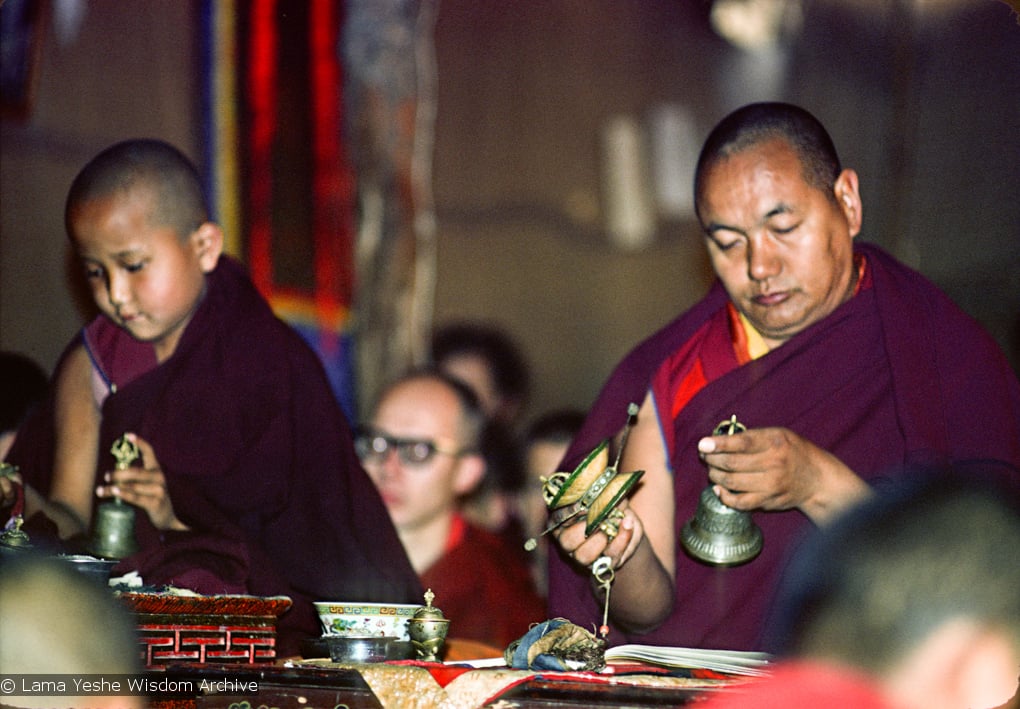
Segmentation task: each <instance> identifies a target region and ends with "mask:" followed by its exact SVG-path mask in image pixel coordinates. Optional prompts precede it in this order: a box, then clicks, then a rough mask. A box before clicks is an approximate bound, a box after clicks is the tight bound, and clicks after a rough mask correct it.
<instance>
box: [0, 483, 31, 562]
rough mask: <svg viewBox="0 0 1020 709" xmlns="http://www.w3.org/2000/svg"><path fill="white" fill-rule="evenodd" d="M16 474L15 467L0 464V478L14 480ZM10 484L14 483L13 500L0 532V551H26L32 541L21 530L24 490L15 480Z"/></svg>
mask: <svg viewBox="0 0 1020 709" xmlns="http://www.w3.org/2000/svg"><path fill="white" fill-rule="evenodd" d="M17 474H18V468H17V466H14V465H11V464H10V463H0V477H4V478H14V476H15V475H17ZM11 482H12V483H14V491H15V500H14V506H13V507H12V508H11V518H10V519H9V520H7V523H6V524H5V525H4V528H3V531H2V532H0V549H4V550H14V551H26V550H29V549H31V548H32V541H31V540H30V539H29V538H28V533H27V532H26V531H25V530H23V529H22V528H21V525H23V524H24V523H25V518H24V511H25V488H24V486H23V485H22V484H21V483H20V482H18V481H17V480H12V481H11Z"/></svg>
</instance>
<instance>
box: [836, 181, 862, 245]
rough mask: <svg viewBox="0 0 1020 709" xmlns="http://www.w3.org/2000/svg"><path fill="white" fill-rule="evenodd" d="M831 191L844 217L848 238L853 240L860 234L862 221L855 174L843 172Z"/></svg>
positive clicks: (859, 195) (859, 196)
mask: <svg viewBox="0 0 1020 709" xmlns="http://www.w3.org/2000/svg"><path fill="white" fill-rule="evenodd" d="M832 191H833V193H834V194H835V195H836V202H837V203H839V208H840V209H841V210H842V212H843V216H844V217H846V223H847V226H848V227H849V229H850V238H853V237H855V236H857V235H858V234H859V233H860V231H861V223H862V220H863V214H862V205H861V193H860V189H859V185H858V181H857V173H856V172H854V171H853V170H851V169H849V168H847V169H846V170H843V172H841V173H839V177H837V178H836V184H835V185H833V188H832Z"/></svg>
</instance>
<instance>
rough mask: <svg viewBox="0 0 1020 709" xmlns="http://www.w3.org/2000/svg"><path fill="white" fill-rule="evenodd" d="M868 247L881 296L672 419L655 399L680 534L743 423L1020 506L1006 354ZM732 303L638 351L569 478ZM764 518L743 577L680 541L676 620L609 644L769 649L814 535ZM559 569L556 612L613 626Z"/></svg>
mask: <svg viewBox="0 0 1020 709" xmlns="http://www.w3.org/2000/svg"><path fill="white" fill-rule="evenodd" d="M857 251H859V252H860V253H862V254H864V255H865V258H866V259H867V263H868V269H869V272H870V274H871V278H872V287H871V288H868V289H864V290H862V291H861V292H860V293H859V294H858V295H856V296H855V297H854V298H852V299H851V300H849V301H848V302H847V303H844V304H843V305H842V306H840V307H839V308H838V309H837V310H836V311H835V312H833V313H832V314H831V315H830V316H829V317H828V318H826V319H825V320H823V321H822V322H819V323H816V324H814V325H813V326H811V327H810V328H808V329H806V330H805V331H803V332H801V333H799V334H798V335H797V336H795V337H794V338H792V339H790V340H789V341H788V342H786V343H785V344H784V345H783V346H782V347H779V348H777V349H775V350H773V351H771V352H769V353H768V354H766V355H765V356H763V357H760V358H759V359H756V360H753V361H751V362H748V363H747V364H744V365H741V366H737V367H735V368H733V369H732V370H731V371H728V373H725V374H722V375H721V376H719V377H718V378H716V379H715V380H714V381H709V383H707V384H706V385H705V386H704V387H703V388H702V389H700V391H698V392H697V393H696V394H694V396H693V397H692V398H690V401H689V402H688V403H687V404H686V405H685V406H684V407H683V408H682V409H681V410H680V411H678V412H676V413H675V414H674V413H673V412H672V411H669V410H668V408H667V410H666V411H667V413H662V404H661V402H658V398H657V403H659V404H660V426H662V428H663V435H664V437H665V438H666V439H667V440H668V445H667V448H668V449H669V451H670V463H671V468H672V470H673V475H674V495H675V506H676V518H675V529H676V533H677V535H678V536H679V532H680V529H681V528H682V526H683V524H684V522H686V521H687V519H689V518H690V517H691V516H692V515H693V514H694V511H695V509H696V506H697V497H698V495H699V494H700V492H701V490H702V489H704V487H705V486H706V485H707V484H708V475H707V470H706V469H705V466H704V464H703V463H701V461H700V459H699V458H698V454H697V450H696V444H697V441H698V439H699V438H701V437H703V436H705V435H708V434H709V433H711V431H712V429H713V428H714V427H715V426H716V424H717V423H719V422H720V421H722V420H724V419H728V418H729V417H730V416H731V415H733V414H736V415H737V418H738V419H739V420H740V421H741V422H743V423H744V424H746V425H747V426H749V427H765V426H784V427H787V428H790V429H791V430H793V431H795V432H797V433H799V434H800V435H802V436H804V437H805V438H807V439H809V440H811V441H813V442H814V443H815V444H817V445H819V446H821V447H822V448H824V449H826V450H828V451H830V452H832V453H833V454H834V455H836V456H837V457H838V458H839V459H840V460H842V461H843V462H844V463H846V464H847V465H848V466H849V467H850V468H851V469H853V470H854V471H855V472H856V473H857V474H858V475H860V476H861V477H863V478H864V479H865V480H868V481H869V482H871V483H872V484H876V485H878V484H881V483H882V482H883V481H884V480H887V479H895V478H898V477H900V476H903V475H905V474H906V472H905V471H907V470H908V469H910V470H913V469H917V468H919V467H921V466H946V465H953V466H954V467H955V469H956V470H957V471H958V472H959V473H960V474H961V475H967V476H972V477H975V478H977V477H981V478H988V479H990V480H992V481H994V482H995V483H996V484H998V485H1000V486H1001V487H1002V488H1003V489H1004V490H1005V491H1006V494H1011V495H1014V496H1017V495H1018V489H1020V385H1018V383H1017V379H1016V376H1015V374H1013V372H1012V370H1011V369H1010V367H1009V365H1008V363H1007V361H1006V359H1005V357H1004V355H1003V354H1002V352H1001V351H1000V350H999V349H998V347H997V346H996V345H995V343H994V342H993V341H992V339H991V338H990V337H989V336H988V335H987V334H986V333H985V332H984V330H982V329H981V328H980V327H979V326H978V324H977V323H976V322H974V321H973V320H972V319H971V318H970V317H969V316H967V315H965V314H964V313H963V312H962V311H960V310H959V309H958V308H957V307H956V306H955V305H953V304H952V303H951V302H950V301H949V299H948V298H946V296H945V295H943V294H942V293H941V292H939V291H938V290H937V289H936V288H935V287H934V286H933V285H931V284H930V283H929V282H928V281H926V280H925V279H924V278H923V277H922V276H920V275H919V274H917V273H916V272H914V271H912V270H910V269H908V268H906V267H904V266H903V265H901V264H899V263H898V262H896V261H895V260H893V259H892V258H891V257H889V256H888V255H886V254H885V253H884V252H882V251H881V250H879V249H877V248H875V247H873V246H868V245H864V244H858V246H857ZM725 307H726V294H725V291H723V289H722V287H721V286H720V285H719V284H718V283H717V284H716V285H715V286H714V287H713V288H712V290H711V291H710V292H709V294H708V295H707V296H706V297H705V299H703V300H702V301H701V302H699V303H698V304H696V305H695V306H694V307H693V308H692V309H691V310H690V311H688V312H687V313H685V314H684V315H682V316H680V317H679V318H678V319H677V320H675V321H674V322H673V323H671V324H670V325H668V326H666V327H665V328H663V329H662V330H660V331H659V332H658V333H656V334H655V335H653V336H652V337H651V338H649V339H648V340H646V341H645V342H644V343H642V344H641V345H640V346H639V347H638V348H636V349H635V350H634V351H633V352H632V353H631V354H630V355H628V357H627V358H626V359H625V360H624V362H623V363H622V364H621V365H620V367H619V368H618V369H617V370H616V371H615V372H614V374H613V375H612V376H611V377H610V379H609V381H608V383H607V384H606V386H605V387H604V388H603V392H602V393H601V394H600V397H599V399H598V400H597V401H596V403H595V405H594V407H593V408H592V410H591V412H590V414H589V417H588V420H587V422H586V424H585V426H584V428H583V429H582V431H581V433H580V434H579V436H578V437H577V438H576V439H575V440H574V442H573V444H572V445H571V449H570V451H569V452H568V454H567V456H566V458H565V460H564V462H563V464H562V466H561V469H571V468H572V467H573V466H575V465H576V464H577V463H578V462H579V461H580V459H581V457H582V456H583V455H584V454H585V453H586V452H588V451H590V450H591V449H592V448H594V446H595V445H597V444H598V442H599V441H600V440H602V439H603V438H606V437H609V436H612V435H614V434H615V433H616V432H617V431H619V430H620V428H621V427H622V426H623V424H624V422H625V418H626V407H627V404H628V403H629V402H632V401H633V402H640V401H642V400H643V398H644V396H645V394H646V392H647V390H648V389H649V388H650V387H652V386H653V385H654V384H655V383H656V382H657V383H658V385H659V386H660V387H663V386H665V385H664V384H663V383H664V382H668V381H669V379H670V377H669V372H668V371H666V370H662V369H661V368H662V367H663V365H664V363H668V362H669V360H670V358H671V356H672V355H673V354H674V353H679V352H680V351H682V349H683V348H684V346H685V345H686V344H688V342H689V341H690V340H691V339H692V338H693V337H695V335H698V336H699V337H707V338H712V337H725V331H726V328H727V327H728V325H727V318H726V315H725ZM666 366H667V367H668V366H669V365H668V364H666ZM657 374H658V379H657V378H656V375H657ZM708 379H710V380H711V379H712V377H711V376H709V377H708ZM666 389H668V386H667V387H666ZM662 391H665V390H662ZM662 391H660V392H657V394H661V393H662ZM671 400H672V399H671ZM753 516H754V519H755V521H756V522H757V523H758V524H759V525H760V526H761V527H762V530H763V532H764V535H765V547H764V549H763V551H762V554H761V556H759V557H758V558H757V559H755V560H754V561H752V562H750V563H748V564H745V565H743V566H739V567H735V568H713V567H710V566H706V565H703V564H700V563H698V562H695V561H693V560H692V559H690V558H689V557H687V556H686V555H685V554H684V552H683V550H682V547H681V545H680V544H679V540H678V542H677V576H676V588H677V596H676V604H675V607H674V610H673V612H672V614H671V615H670V616H669V617H668V618H667V619H666V621H665V622H664V623H663V624H662V625H661V626H660V627H659V628H658V629H656V630H655V631H653V632H650V633H647V634H644V635H627V634H626V633H623V632H622V631H619V630H616V631H614V632H613V634H612V635H611V636H610V639H611V641H612V642H614V643H621V642H643V643H650V644H661V645H680V646H691V647H711V648H729V649H761V644H762V632H763V625H764V621H765V618H766V617H767V615H768V612H769V606H770V603H771V600H772V596H773V593H774V589H775V587H776V584H777V581H778V578H779V575H780V573H781V571H782V567H783V565H784V564H785V562H786V558H787V555H788V553H789V550H790V548H791V546H792V545H793V544H794V543H795V542H796V540H798V539H799V538H800V537H801V536H802V535H803V534H805V533H806V532H807V531H808V530H810V529H811V523H810V522H809V521H808V519H807V518H806V517H805V516H804V515H803V514H802V513H801V512H799V511H797V510H790V511H785V512H771V513H763V512H756V513H754V515H753ZM549 563H550V590H549V611H550V615H551V616H553V617H556V616H563V617H566V618H568V619H570V620H571V621H573V622H575V623H578V624H580V625H586V624H588V625H590V624H591V623H594V622H599V618H600V617H601V612H600V610H599V606H598V604H597V603H596V601H595V599H594V597H593V595H592V593H591V590H590V581H589V574H588V571H587V570H586V569H577V568H575V567H574V566H573V565H572V564H571V562H570V561H569V560H567V559H565V558H563V557H562V556H557V555H555V554H554V555H552V557H551V558H550V562H549Z"/></svg>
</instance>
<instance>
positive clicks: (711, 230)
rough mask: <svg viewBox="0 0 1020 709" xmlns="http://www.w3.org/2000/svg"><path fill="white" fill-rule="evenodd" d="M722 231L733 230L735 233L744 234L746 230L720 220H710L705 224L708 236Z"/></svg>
mask: <svg viewBox="0 0 1020 709" xmlns="http://www.w3.org/2000/svg"><path fill="white" fill-rule="evenodd" d="M720 231H732V232H733V233H734V234H743V233H744V230H743V229H740V228H738V227H735V226H729V225H728V224H720V223H719V222H709V223H708V224H706V225H705V234H706V235H707V236H715V234H716V233H718V232H720Z"/></svg>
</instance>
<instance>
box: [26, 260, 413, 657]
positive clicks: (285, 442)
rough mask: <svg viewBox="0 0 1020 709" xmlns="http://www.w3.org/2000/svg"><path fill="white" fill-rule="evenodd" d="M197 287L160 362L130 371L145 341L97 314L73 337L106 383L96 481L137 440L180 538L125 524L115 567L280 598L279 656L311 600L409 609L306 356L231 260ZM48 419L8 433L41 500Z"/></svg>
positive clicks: (398, 571)
mask: <svg viewBox="0 0 1020 709" xmlns="http://www.w3.org/2000/svg"><path fill="white" fill-rule="evenodd" d="M208 283H209V288H208V292H207V294H206V297H205V298H204V299H203V301H202V303H201V305H200V306H199V308H198V310H197V311H196V313H195V315H194V317H193V318H192V320H191V322H190V323H189V324H188V326H187V328H186V330H185V332H184V334H183V336H182V338H181V341H180V343H179V345H178V348H177V350H176V351H175V352H174V354H173V356H172V357H170V359H168V360H167V361H166V362H164V363H162V364H161V365H159V366H155V362H154V359H153V360H152V361H151V362H150V363H149V364H148V365H146V364H145V362H146V355H145V351H146V350H150V351H151V346H148V345H144V344H142V343H138V342H137V341H135V340H134V339H132V338H131V337H130V336H129V335H128V334H127V333H126V332H124V331H123V330H120V329H119V328H116V327H115V326H113V324H112V323H110V321H108V320H106V319H101V320H100V321H99V322H98V323H97V324H95V325H92V326H90V327H89V328H88V329H87V334H86V335H85V338H86V340H87V341H88V343H89V345H90V353H91V354H92V356H93V358H94V361H95V363H96V364H97V366H98V367H99V369H100V370H101V371H103V372H104V374H105V375H106V376H107V377H108V378H109V380H110V381H112V382H113V383H115V384H116V392H115V393H112V394H110V395H109V396H108V397H107V398H106V400H105V402H104V403H103V407H102V428H101V433H100V447H99V450H100V460H99V461H97V482H98V479H99V476H101V475H102V473H103V472H105V471H107V470H112V469H113V467H114V461H113V459H112V456H111V455H110V454H109V450H110V446H111V445H112V443H113V441H114V440H115V439H116V438H117V437H118V436H120V435H122V434H123V433H125V432H134V433H137V434H138V435H139V436H141V437H142V438H144V439H145V440H146V441H148V442H149V443H150V444H151V445H152V447H153V450H154V451H155V454H156V457H157V458H158V460H159V463H160V466H161V467H162V470H163V473H164V475H165V476H166V483H167V488H168V491H169V494H170V497H171V500H172V502H173V507H174V511H175V513H176V514H177V516H178V518H179V519H180V520H181V521H182V522H184V523H185V524H186V525H188V526H189V527H190V528H191V531H189V532H167V533H160V532H159V531H157V530H156V529H155V528H153V527H152V525H151V524H150V523H149V520H148V517H147V516H146V515H145V514H144V513H140V514H138V515H137V522H136V532H137V536H138V540H139V543H140V545H141V549H140V551H139V552H138V553H137V554H135V555H133V556H132V557H129V558H127V559H124V560H122V562H121V563H120V565H119V566H118V570H121V571H126V570H128V569H138V570H139V571H140V572H141V574H142V577H143V579H144V580H145V582H146V583H155V584H163V583H174V584H176V585H185V586H187V585H191V586H193V587H197V588H196V589H195V590H198V591H201V592H204V593H224V592H229V593H238V592H248V593H255V594H258V595H278V594H283V595H288V596H291V597H292V598H293V599H294V607H293V608H292V609H291V610H290V611H289V612H288V613H287V614H286V615H284V616H283V618H282V619H281V622H280V637H279V643H280V648H279V650H280V652H281V653H283V654H290V653H292V652H294V651H296V649H297V641H298V640H299V639H300V637H301V636H303V635H304V636H307V635H319V634H320V633H321V631H320V630H319V627H318V621H317V618H316V616H315V612H314V608H313V607H312V605H311V601H313V600H352V601H356V600H362V601H390V602H401V603H420V602H421V598H422V589H421V587H420V584H419V583H418V580H417V577H416V575H415V573H414V570H413V569H412V568H411V565H410V563H409V562H408V560H407V556H406V554H405V552H404V550H403V547H402V545H401V543H400V540H399V538H398V537H397V535H396V531H395V530H394V528H393V526H392V523H391V522H390V519H389V515H388V514H387V512H386V509H385V507H384V506H383V504H382V501H381V499H380V498H379V494H378V492H377V491H376V489H375V486H374V485H373V484H372V482H371V480H370V479H369V478H368V476H367V475H366V474H365V473H364V471H363V470H362V468H361V465H360V463H359V462H358V459H357V456H356V455H355V452H354V449H353V445H352V442H351V433H350V429H349V426H348V423H347V421H346V419H345V417H344V415H343V413H342V411H341V409H340V407H339V405H338V404H337V402H336V400H335V399H334V397H333V394H332V391H331V389H330V387H329V383H328V381H327V379H326V376H325V373H324V372H323V370H322V366H321V364H320V362H319V361H318V359H317V357H316V355H315V354H314V352H313V351H312V350H311V349H310V348H309V347H308V346H307V345H306V344H305V343H304V342H303V341H302V340H301V339H300V337H299V336H298V335H297V334H296V333H295V332H294V330H293V329H292V328H290V327H289V326H288V325H286V324H285V323H283V322H282V321H280V320H279V319H277V318H276V317H275V315H273V313H272V311H271V310H270V309H269V307H268V305H267V304H266V302H265V301H264V300H263V299H262V298H261V296H259V294H258V293H257V292H256V291H255V289H254V287H253V285H252V284H251V282H250V280H249V279H248V277H247V275H246V274H245V273H244V271H243V268H242V267H241V266H240V265H239V264H238V263H237V262H235V261H232V260H231V259H229V258H228V257H223V258H221V260H220V264H219V265H218V266H217V268H216V269H215V271H214V272H213V273H212V274H210V276H209V279H208ZM79 341H80V340H76V341H75V343H77V342H79ZM139 363H141V364H142V366H139ZM51 412H52V409H51V408H48V411H41V413H40V416H38V417H36V418H35V419H34V420H33V422H31V423H30V424H29V425H27V426H26V427H25V428H24V429H23V430H22V431H19V435H18V438H17V440H16V442H15V446H14V449H12V451H11V454H10V456H9V459H10V461H11V462H13V463H15V464H17V465H19V467H20V468H21V470H22V472H23V474H24V476H25V478H26V481H27V482H29V483H30V484H33V483H34V484H35V485H36V486H37V487H38V488H40V489H41V490H42V491H45V490H46V489H48V485H49V471H50V470H51V464H52V453H53V445H52V435H53V431H52V415H51Z"/></svg>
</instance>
